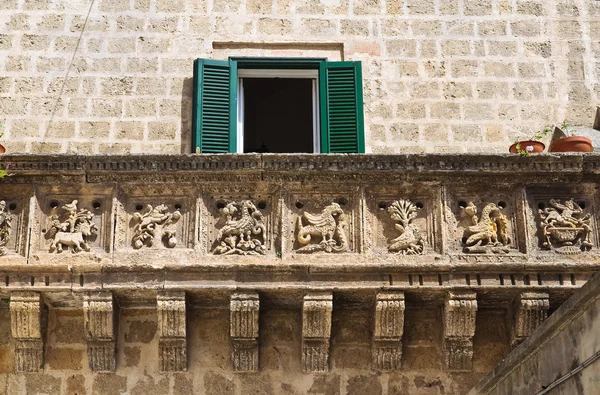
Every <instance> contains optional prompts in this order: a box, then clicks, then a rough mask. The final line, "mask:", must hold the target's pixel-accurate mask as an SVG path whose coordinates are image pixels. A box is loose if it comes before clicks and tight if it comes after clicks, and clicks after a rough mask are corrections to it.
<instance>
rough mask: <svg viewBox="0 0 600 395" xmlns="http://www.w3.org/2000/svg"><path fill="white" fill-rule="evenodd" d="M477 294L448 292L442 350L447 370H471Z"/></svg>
mask: <svg viewBox="0 0 600 395" xmlns="http://www.w3.org/2000/svg"><path fill="white" fill-rule="evenodd" d="M476 313H477V294H475V293H474V292H449V293H448V295H447V296H446V302H445V304H444V351H445V364H446V369H448V370H459V371H460V370H471V368H472V358H473V336H474V335H475V315H476Z"/></svg>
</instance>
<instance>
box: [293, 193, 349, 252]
mask: <svg viewBox="0 0 600 395" xmlns="http://www.w3.org/2000/svg"><path fill="white" fill-rule="evenodd" d="M345 228H346V221H345V219H344V211H343V210H342V207H341V206H340V205H339V204H338V203H335V202H333V203H331V204H329V205H328V206H327V207H325V208H324V209H323V210H321V213H320V214H310V213H307V212H303V213H302V214H301V215H298V219H297V221H296V240H298V243H300V245H301V246H302V247H300V248H298V250H297V252H300V253H312V252H318V251H323V252H345V251H347V250H348V240H347V237H346V231H345Z"/></svg>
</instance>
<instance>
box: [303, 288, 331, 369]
mask: <svg viewBox="0 0 600 395" xmlns="http://www.w3.org/2000/svg"><path fill="white" fill-rule="evenodd" d="M332 311H333V294H332V293H331V292H311V293H309V294H307V295H306V296H304V302H303V304H302V371H304V372H326V371H328V370H329V366H328V360H329V339H330V337H331V313H332Z"/></svg>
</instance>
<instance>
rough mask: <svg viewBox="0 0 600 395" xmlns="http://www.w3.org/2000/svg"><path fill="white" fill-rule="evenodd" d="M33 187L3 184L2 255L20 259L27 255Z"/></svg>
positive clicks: (0, 205)
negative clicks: (30, 202) (30, 200)
mask: <svg viewBox="0 0 600 395" xmlns="http://www.w3.org/2000/svg"><path fill="white" fill-rule="evenodd" d="M32 195H33V190H32V189H31V188H19V187H15V186H11V185H7V186H3V187H2V193H1V194H0V257H4V258H3V259H4V260H6V259H10V260H15V259H16V260H19V259H23V258H24V257H25V256H26V255H27V248H28V244H29V243H28V240H27V239H28V224H27V217H28V215H29V199H30V197H31V196H32Z"/></svg>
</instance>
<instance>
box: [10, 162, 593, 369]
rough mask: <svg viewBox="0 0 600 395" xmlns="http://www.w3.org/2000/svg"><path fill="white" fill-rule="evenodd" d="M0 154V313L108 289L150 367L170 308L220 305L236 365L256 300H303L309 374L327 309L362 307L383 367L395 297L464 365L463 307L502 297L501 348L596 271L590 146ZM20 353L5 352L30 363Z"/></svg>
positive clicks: (99, 347)
mask: <svg viewBox="0 0 600 395" xmlns="http://www.w3.org/2000/svg"><path fill="white" fill-rule="evenodd" d="M0 164H1V165H2V166H7V165H8V168H9V170H10V171H11V172H12V173H14V174H13V176H11V177H7V178H5V179H3V180H2V181H1V187H0V188H1V189H0V190H1V191H2V193H1V194H0V199H3V201H4V202H5V203H4V204H5V206H4V207H3V208H2V210H1V213H2V217H1V218H2V221H3V222H2V223H0V231H1V232H0V233H1V234H2V236H1V237H2V240H1V241H0V243H2V244H1V245H2V250H1V253H2V256H1V257H0V275H1V276H2V277H3V279H4V281H2V282H0V296H1V297H3V298H6V299H4V300H9V299H10V300H11V302H10V309H11V315H12V316H13V318H12V319H13V320H17V319H20V318H19V314H20V313H18V312H19V311H22V310H23V309H21V310H19V306H21V305H23V303H24V304H28V303H29V304H30V305H32V306H37V307H36V308H34V309H33V310H31V309H30V310H27V309H25V310H27V311H29V312H31V311H34V313H33V314H34V315H35V314H37V315H35V317H38V318H35V317H34V319H33V320H34V321H35V322H37V325H38V327H39V328H42V327H43V317H42V315H41V313H39V314H38V312H39V311H42V310H43V309H44V305H46V304H47V305H49V306H51V307H55V308H65V307H70V308H72V307H76V308H83V309H84V311H85V312H86V313H85V317H86V318H85V319H86V325H92V326H93V322H95V321H94V320H100V321H101V322H103V323H104V324H103V325H109V324H107V321H106V320H107V319H108V318H106V317H105V318H98V314H100V315H101V314H108V316H110V317H113V315H112V314H113V313H114V309H113V307H116V304H115V305H114V306H113V303H114V301H115V300H116V301H118V305H119V306H121V307H125V308H127V307H131V306H136V307H139V306H153V307H156V308H157V309H158V311H159V322H163V321H160V320H162V319H163V318H164V323H165V324H164V328H163V329H161V330H162V332H161V333H162V335H161V336H162V337H161V343H160V344H161V347H163V348H161V350H162V351H161V355H170V357H165V359H164V361H163V360H162V359H161V361H163V362H164V363H163V362H161V370H166V371H169V370H184V369H185V355H184V356H183V357H182V353H184V354H185V339H186V335H185V306H186V303H187V305H188V306H190V305H192V306H212V305H214V306H228V307H229V308H230V311H231V322H232V327H231V336H232V342H233V343H232V344H233V346H232V347H233V354H234V357H233V360H234V365H235V366H236V367H235V370H250V371H252V370H257V369H259V367H258V359H257V358H258V357H257V354H256V353H258V348H257V347H258V345H257V344H256V343H257V339H258V321H257V320H258V318H257V317H258V311H259V309H260V308H261V307H260V303H266V304H267V305H269V304H271V305H292V306H298V307H299V308H300V307H301V308H302V310H303V312H304V315H303V322H304V323H306V325H305V326H303V329H302V333H303V350H304V351H305V352H304V353H303V361H302V369H303V370H304V371H323V370H327V355H328V346H327V344H328V339H329V336H330V327H331V311H332V309H333V310H335V309H336V306H337V305H339V304H344V303H346V304H348V303H350V304H356V305H357V306H362V308H365V309H371V308H373V307H372V306H375V307H374V310H373V311H374V313H373V314H374V317H375V324H374V325H375V327H376V329H374V333H375V334H374V338H373V363H374V366H376V367H377V368H378V369H383V370H393V369H398V368H399V367H400V365H401V363H400V360H401V354H402V352H401V348H398V342H399V341H401V338H402V325H403V322H404V316H403V314H404V308H405V305H410V304H413V305H419V306H421V305H425V306H439V307H441V308H442V309H443V312H444V314H443V320H444V334H443V341H444V349H445V350H446V354H445V355H446V357H445V358H446V359H445V366H446V369H448V370H459V371H463V370H470V369H471V358H472V354H473V351H472V338H473V335H474V332H475V313H476V311H477V309H478V308H481V307H490V308H502V309H506V308H507V307H508V308H509V310H510V311H511V313H510V316H511V317H512V318H511V319H512V322H514V324H513V326H512V329H511V342H512V343H513V344H518V343H519V342H520V341H522V340H523V339H524V338H526V337H527V336H528V334H529V333H530V332H531V331H532V330H533V329H535V327H536V326H537V325H538V324H539V322H541V320H543V319H544V318H545V317H546V315H547V312H548V311H549V310H550V311H552V310H554V309H555V308H557V307H558V306H559V305H560V304H561V303H562V302H563V301H564V300H565V299H566V298H567V297H568V296H569V295H570V294H571V293H573V292H574V290H576V289H577V288H579V287H581V286H582V285H583V284H584V283H585V282H586V281H587V280H588V278H590V277H591V275H593V273H594V272H596V271H597V270H598V268H599V267H600V254H599V251H600V248H599V247H600V245H599V243H600V240H599V238H598V226H599V224H598V219H599V218H598V217H597V216H596V215H595V208H596V207H598V205H599V203H600V201H599V200H598V199H599V196H598V192H597V189H598V185H599V180H600V178H599V176H598V174H599V173H600V155H593V154H588V155H577V154H573V155H560V156H558V155H539V156H530V157H521V156H513V155H510V156H509V155H472V154H466V155H395V156H382V155H358V154H348V155H298V154H290V155H277V154H263V155H257V154H245V155H177V156H156V155H128V156H77V155H59V156H34V155H6V156H4V158H3V160H2V162H0ZM40 295H42V296H43V301H44V302H43V303H42V302H41V301H40ZM259 300H260V303H259ZM13 301H14V303H13ZM19 303H20V304H19ZM173 306H179V307H173ZM240 306H242V307H240ZM248 306H251V307H248ZM248 308H249V309H250V310H249V311H253V313H252V314H254V315H252V314H251V315H250V316H248V314H247V311H248V310H244V309H248ZM23 311H24V310H23ZM161 311H162V313H161ZM240 311H241V312H243V311H246V313H244V314H242V313H240ZM13 312H14V315H13ZM375 312H377V313H375ZM238 313H239V314H241V316H240V317H241V318H240V317H238V318H239V319H238V318H235V317H237V316H236V314H238ZM161 314H162V315H161ZM181 314H183V315H181ZM377 314H379V315H377ZM108 316H107V317H108ZM94 317H96V318H94ZM161 317H162V318H161ZM169 317H171V318H169ZM173 317H179V318H177V319H176V320H175V321H177V320H179V321H177V322H180V321H181V320H183V326H181V323H179V324H174V323H173V322H174V321H173ZM249 317H250V318H249ZM252 317H254V318H252ZM315 317H316V318H315ZM377 317H379V318H377ZM382 317H387V318H382ZM390 317H392V318H390ZM30 318H31V317H30ZM234 318H235V319H234ZM111 319H112V318H111ZM236 320H237V321H236ZM239 320H242V321H239ZM248 320H250V321H248ZM390 320H391V321H390ZM313 321H314V322H315V324H314V325H313V324H311V322H313ZM234 322H238V323H239V322H241V324H239V325H241V326H239V327H235V328H234V327H233V325H234V324H233V323H234ZM390 322H393V323H394V325H395V326H394V325H393V326H389V325H391V324H390ZM255 324H256V325H255ZM248 325H250V326H251V327H253V328H254V327H255V330H254V329H252V330H248V328H247V326H248ZM320 325H321V326H320ZM322 325H325V326H322ZM328 325H329V327H328ZM378 325H379V327H377V326H378ZM382 325H383V326H382ZM386 325H387V326H386ZM398 325H399V328H400V329H398ZM109 326H110V325H109ZM109 326H106V327H94V328H96V329H94V331H91V332H89V336H90V337H89V338H88V357H89V358H90V369H92V370H94V371H104V370H107V371H112V370H114V369H115V364H114V358H113V357H111V354H112V351H110V350H114V344H113V343H111V342H113V341H114V333H113V332H112V327H109ZM159 326H160V325H159ZM39 328H38V329H39ZM86 328H87V326H86ZM181 328H183V329H181ZM236 328H237V329H236ZM240 328H241V329H240ZM328 328H329V329H328ZM377 328H378V329H377ZM234 333H235V335H234ZM377 333H379V335H377ZM34 335H35V336H34ZM19 336H21V337H19ZM32 336H33V337H32ZM36 336H37V337H36ZM13 337H15V338H16V339H19V341H20V342H22V343H23V347H30V348H31V347H34V348H35V347H38V348H37V349H36V350H39V346H32V344H33V343H32V342H31V341H30V340H31V339H30V338H34V339H43V336H42V335H40V334H39V330H38V332H35V333H34V334H33V335H32V334H31V333H25V334H20V335H19V334H18V333H15V332H13ZM36 341H37V340H36ZM107 342H108V343H107ZM182 342H184V343H183V345H182ZM28 350H29V349H28ZM182 350H183V351H182ZM398 350H400V351H398ZM25 354H27V353H25ZM25 354H23V355H25ZM34 354H35V353H33V354H31V353H30V354H27V355H34ZM19 355H20V354H19ZM173 355H175V356H173ZM36 358H38V359H35V358H34V360H33V361H31V360H29V361H22V362H19V363H18V366H20V367H21V370H23V371H29V370H35V369H33V368H32V366H38V367H39V366H40V364H42V362H41V361H40V358H42V357H40V356H39V355H38V357H36ZM378 358H379V359H378ZM42 359H43V358H42ZM377 361H379V362H377Z"/></svg>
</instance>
